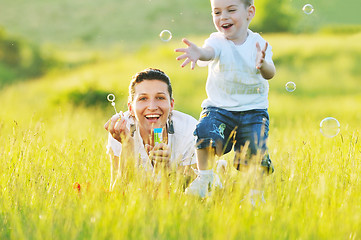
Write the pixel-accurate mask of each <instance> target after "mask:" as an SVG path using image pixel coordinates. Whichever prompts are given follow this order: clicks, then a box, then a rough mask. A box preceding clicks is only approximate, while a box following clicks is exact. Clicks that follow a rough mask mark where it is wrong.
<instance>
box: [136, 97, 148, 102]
mask: <svg viewBox="0 0 361 240" xmlns="http://www.w3.org/2000/svg"><path fill="white" fill-rule="evenodd" d="M138 100H139V101H145V100H147V98H146V97H141V98H139V99H138Z"/></svg>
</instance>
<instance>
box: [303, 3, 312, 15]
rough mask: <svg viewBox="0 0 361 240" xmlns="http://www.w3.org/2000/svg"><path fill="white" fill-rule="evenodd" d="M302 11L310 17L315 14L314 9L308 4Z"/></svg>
mask: <svg viewBox="0 0 361 240" xmlns="http://www.w3.org/2000/svg"><path fill="white" fill-rule="evenodd" d="M302 11H303V12H304V13H306V14H307V15H310V14H311V13H313V11H314V9H313V6H312V5H311V4H306V5H305V6H303V8H302Z"/></svg>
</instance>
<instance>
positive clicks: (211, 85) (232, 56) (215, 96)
mask: <svg viewBox="0 0 361 240" xmlns="http://www.w3.org/2000/svg"><path fill="white" fill-rule="evenodd" d="M257 42H258V43H259V44H260V47H261V49H263V48H264V46H265V43H266V41H265V40H264V39H263V38H262V37H261V36H260V35H259V34H258V33H253V32H252V31H251V30H249V29H248V36H247V39H246V41H245V42H244V43H243V44H241V45H236V44H234V42H232V41H231V40H227V39H226V38H225V36H224V35H223V34H222V33H219V32H215V33H212V34H211V35H210V37H209V38H208V39H206V41H205V43H204V46H210V47H212V48H213V49H214V52H215V57H214V59H213V60H211V61H208V62H203V61H198V65H199V66H206V65H208V79H207V84H206V91H207V96H208V98H207V99H206V100H204V101H203V103H202V107H209V106H213V107H219V108H223V109H226V110H229V111H247V110H252V109H266V108H268V90H269V85H268V81H267V80H266V79H264V78H263V77H262V75H261V74H260V72H259V71H258V69H256V56H257V48H256V43H257ZM272 55H273V54H272V47H271V46H270V45H268V48H267V50H266V56H265V59H266V61H267V62H272Z"/></svg>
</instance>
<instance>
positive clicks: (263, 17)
mask: <svg viewBox="0 0 361 240" xmlns="http://www.w3.org/2000/svg"><path fill="white" fill-rule="evenodd" d="M254 4H255V6H256V16H255V17H254V19H253V20H252V23H251V26H250V28H251V29H252V30H254V31H256V32H289V31H292V30H293V27H294V26H295V25H296V24H297V21H298V19H297V16H296V14H295V12H294V10H293V9H292V7H291V4H290V1H288V0H254Z"/></svg>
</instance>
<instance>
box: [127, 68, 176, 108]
mask: <svg viewBox="0 0 361 240" xmlns="http://www.w3.org/2000/svg"><path fill="white" fill-rule="evenodd" d="M144 80H159V81H162V82H164V83H166V84H167V86H168V92H169V96H170V99H172V85H171V83H170V79H169V77H168V76H167V74H165V73H164V72H163V71H162V70H159V69H156V68H147V69H144V70H143V71H140V72H138V73H136V74H135V75H134V76H133V77H132V80H131V81H130V85H129V101H133V100H134V94H135V85H137V84H138V83H141V82H143V81H144Z"/></svg>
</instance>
